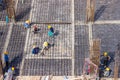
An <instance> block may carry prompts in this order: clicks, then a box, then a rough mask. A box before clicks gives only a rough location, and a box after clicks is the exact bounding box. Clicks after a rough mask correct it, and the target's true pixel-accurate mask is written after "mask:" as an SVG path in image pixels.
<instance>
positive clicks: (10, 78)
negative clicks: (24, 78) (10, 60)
mask: <svg viewBox="0 0 120 80" xmlns="http://www.w3.org/2000/svg"><path fill="white" fill-rule="evenodd" d="M14 74H15V68H14V67H10V68H9V69H8V71H7V73H5V75H4V80H13V75H14Z"/></svg>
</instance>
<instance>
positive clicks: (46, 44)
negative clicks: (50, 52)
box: [40, 41, 49, 55]
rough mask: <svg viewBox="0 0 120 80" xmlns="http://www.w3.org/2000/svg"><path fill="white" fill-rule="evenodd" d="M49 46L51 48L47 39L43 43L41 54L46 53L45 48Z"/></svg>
mask: <svg viewBox="0 0 120 80" xmlns="http://www.w3.org/2000/svg"><path fill="white" fill-rule="evenodd" d="M48 48H49V43H48V42H47V41H45V42H44V43H43V48H42V50H41V53H40V54H42V55H44V50H47V49H48Z"/></svg>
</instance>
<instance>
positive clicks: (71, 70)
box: [0, 0, 120, 80]
mask: <svg viewBox="0 0 120 80" xmlns="http://www.w3.org/2000/svg"><path fill="white" fill-rule="evenodd" d="M86 1H87V0H16V3H15V14H16V23H13V22H12V21H11V22H9V23H6V21H5V19H6V15H7V12H6V10H2V11H0V33H1V34H0V53H3V52H4V51H8V52H9V58H10V66H15V76H16V80H33V79H34V80H42V77H44V76H48V75H53V79H52V80H56V79H57V80H64V78H63V76H68V78H69V79H70V80H73V78H77V77H78V78H79V77H80V76H81V75H82V73H83V65H84V60H85V58H88V57H89V51H90V39H99V40H100V41H101V45H100V47H101V48H100V53H101V55H102V54H103V52H105V51H107V52H108V53H109V55H110V56H111V58H112V61H111V62H110V64H109V67H110V68H111V70H112V72H111V75H110V76H109V77H108V78H107V79H103V80H109V78H110V80H113V79H112V78H113V77H114V65H115V55H116V52H117V50H118V49H119V48H118V47H119V46H118V45H119V44H120V37H119V35H120V15H119V13H120V9H119V8H120V7H119V5H120V1H119V0H96V7H95V22H94V23H93V24H91V25H89V23H88V24H87V23H86ZM28 19H29V20H30V21H31V22H32V23H33V24H36V25H37V26H38V28H39V31H38V33H37V34H33V32H32V28H28V29H24V26H23V24H24V22H25V20H28ZM48 23H49V24H50V25H51V26H52V27H53V28H54V30H55V36H54V38H50V37H48V35H47V32H48V28H47V26H48ZM33 24H32V25H33ZM31 27H32V26H31ZM44 41H48V42H49V43H50V44H54V45H53V46H51V47H50V48H49V50H47V51H45V55H44V56H41V55H40V53H38V54H36V55H33V54H32V51H31V50H32V46H33V44H34V43H36V44H37V46H38V47H39V48H40V50H41V49H42V45H43V42H44ZM118 57H119V56H118ZM118 63H119V62H118ZM119 67H120V66H119ZM118 72H120V71H118ZM37 76H38V77H37ZM119 77H120V73H119ZM32 78H33V79H32ZM76 80H77V79H76Z"/></svg>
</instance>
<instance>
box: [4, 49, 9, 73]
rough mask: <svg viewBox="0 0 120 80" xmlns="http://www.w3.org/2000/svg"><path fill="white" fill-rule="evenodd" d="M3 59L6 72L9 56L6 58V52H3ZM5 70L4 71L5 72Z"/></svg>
mask: <svg viewBox="0 0 120 80" xmlns="http://www.w3.org/2000/svg"><path fill="white" fill-rule="evenodd" d="M3 57H4V62H5V65H6V70H8V67H9V56H8V52H7V51H6V52H4V55H3ZM6 70H5V71H6Z"/></svg>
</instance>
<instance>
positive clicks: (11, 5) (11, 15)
mask: <svg viewBox="0 0 120 80" xmlns="http://www.w3.org/2000/svg"><path fill="white" fill-rule="evenodd" d="M5 3H6V5H7V14H8V17H9V18H11V19H15V9H14V7H15V6H14V5H15V2H14V1H13V0H5Z"/></svg>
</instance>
